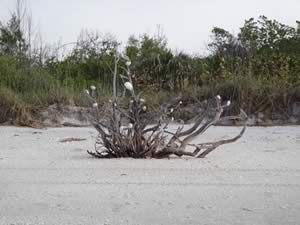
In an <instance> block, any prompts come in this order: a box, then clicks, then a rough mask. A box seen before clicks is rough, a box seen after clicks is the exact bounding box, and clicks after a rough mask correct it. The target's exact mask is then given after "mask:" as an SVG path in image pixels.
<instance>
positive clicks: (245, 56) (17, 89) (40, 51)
mask: <svg viewBox="0 0 300 225" xmlns="http://www.w3.org/2000/svg"><path fill="white" fill-rule="evenodd" d="M16 12H17V11H16ZM23 24H24V21H23V18H21V17H20V16H18V13H13V14H12V16H11V18H10V20H9V21H8V22H0V122H4V121H7V120H9V119H12V120H14V119H16V118H18V119H20V118H19V117H20V116H21V117H22V119H21V120H23V119H24V115H26V116H25V119H24V120H25V121H27V120H30V118H31V116H32V115H34V112H36V110H38V109H40V108H44V107H47V106H48V105H50V104H53V103H64V104H74V105H85V102H84V101H83V99H82V94H81V93H82V90H84V89H86V88H87V87H89V86H90V85H96V86H97V87H98V90H100V91H101V95H100V98H101V97H102V98H103V99H107V96H108V95H111V91H112V79H113V77H112V69H113V68H114V54H117V52H118V49H119V47H120V43H118V41H117V40H116V39H115V38H113V37H111V36H106V37H103V36H101V35H99V34H98V33H96V32H88V31H85V32H82V33H81V34H80V36H79V38H78V41H77V42H76V43H73V45H72V49H71V50H70V51H68V53H67V54H66V55H65V56H63V57H62V56H60V54H59V52H60V50H61V49H62V48H63V46H59V47H56V48H55V47H49V46H48V45H45V44H43V43H42V42H40V43H34V42H33V41H32V37H31V31H30V30H31V29H30V26H27V28H26V29H25V28H24V26H23ZM208 47H209V49H210V54H209V55H208V56H203V57H200V56H192V55H189V54H185V53H184V52H179V53H174V52H173V51H172V50H171V49H169V48H168V47H167V40H166V38H165V37H162V36H149V35H147V34H145V35H142V36H140V37H138V38H137V37H134V36H131V37H130V38H129V40H128V43H127V44H126V46H125V48H124V51H123V52H122V54H121V57H126V56H128V57H129V58H130V60H131V62H132V64H131V66H130V69H131V72H132V74H133V75H134V77H133V79H134V83H135V85H136V87H137V88H138V89H139V90H142V91H143V92H144V95H146V97H147V96H151V103H152V104H153V105H155V104H157V103H158V102H159V101H163V99H165V98H167V96H169V95H170V94H172V93H179V92H181V93H183V95H184V96H185V97H186V98H187V99H190V101H193V98H197V99H203V98H207V97H209V96H212V95H216V94H220V95H222V96H223V97H224V98H225V99H228V100H229V99H230V100H233V102H235V107H236V108H238V107H240V106H242V107H243V108H244V109H245V110H246V111H247V113H257V112H265V113H267V114H268V115H269V116H271V118H272V116H273V115H274V113H280V114H282V115H288V109H289V105H290V104H291V103H292V102H296V101H300V24H299V23H298V28H293V27H290V26H287V25H284V24H281V23H279V22H278V21H276V20H269V19H268V18H266V17H264V16H261V17H259V18H258V19H254V18H251V19H249V20H246V21H245V23H244V26H243V27H241V28H240V32H239V33H238V34H237V35H236V36H234V35H233V34H231V33H230V32H228V31H226V30H224V29H222V28H218V27H214V28H213V29H212V42H211V43H210V44H209V46H208ZM122 61H126V60H122ZM124 68H125V65H122V64H119V65H118V71H119V73H120V75H122V73H125V70H124ZM121 84H122V76H119V77H118V85H119V86H120V85H121ZM119 90H121V89H120V88H119ZM120 92H121V91H120ZM118 94H120V95H121V94H122V93H118ZM153 96H156V97H155V98H154V97H153ZM24 109H25V110H24ZM233 110H234V109H233ZM28 114H30V115H31V116H28ZM21 124H26V122H21Z"/></svg>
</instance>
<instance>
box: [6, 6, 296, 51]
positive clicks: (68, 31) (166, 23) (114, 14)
mask: <svg viewBox="0 0 300 225" xmlns="http://www.w3.org/2000/svg"><path fill="white" fill-rule="evenodd" d="M14 2H15V1H14V0H0V20H1V21H3V20H7V19H8V18H9V10H11V9H13V8H14ZM27 3H28V5H29V7H30V8H31V11H32V14H33V20H34V23H35V24H37V25H38V26H39V29H40V30H41V32H42V34H43V37H44V38H45V39H46V40H47V41H48V42H56V41H58V40H59V39H61V40H62V42H72V41H76V39H77V36H78V34H79V33H80V30H82V29H83V28H86V29H91V30H98V31H100V32H102V33H107V32H108V33H112V34H114V35H115V36H116V37H117V39H118V40H119V41H121V42H123V43H126V40H127V39H128V37H129V35H131V34H136V35H139V34H143V33H145V32H146V33H149V34H154V33H155V31H156V28H157V25H160V26H161V27H162V28H163V31H164V34H165V35H166V36H167V38H168V42H169V46H170V47H171V48H172V49H174V50H176V49H177V50H184V51H186V52H189V53H204V52H205V50H206V47H205V45H206V44H207V43H208V42H209V40H210V39H209V38H210V31H211V29H212V27H213V26H219V27H222V28H225V29H227V30H229V31H231V32H234V33H237V32H238V28H239V27H240V26H242V24H243V21H244V20H245V19H248V18H250V17H258V16H259V15H265V16H267V17H269V18H272V19H277V20H279V21H280V22H282V23H285V24H289V25H291V26H296V23H295V21H296V20H300V13H299V12H300V0H247V1H246V0H245V1H244V0H27Z"/></svg>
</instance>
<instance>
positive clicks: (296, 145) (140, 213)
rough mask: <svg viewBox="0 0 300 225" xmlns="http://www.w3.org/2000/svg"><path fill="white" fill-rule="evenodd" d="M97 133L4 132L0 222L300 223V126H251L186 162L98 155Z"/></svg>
mask: <svg viewBox="0 0 300 225" xmlns="http://www.w3.org/2000/svg"><path fill="white" fill-rule="evenodd" d="M238 130H239V128H236V127H217V128H212V129H211V130H210V131H209V132H208V133H207V135H206V136H205V137H204V138H207V139H210V140H212V139H214V138H215V137H217V136H218V137H222V136H223V137H224V136H227V135H228V134H235V133H237V132H238ZM95 135H96V132H95V131H94V130H93V129H92V128H56V129H47V130H35V129H29V128H16V127H0V140H1V143H0V224H15V225H17V224H18V225H21V224H62V225H64V224H82V225H89V224H94V225H96V224H97V225H100V224H110V225H113V224H115V225H119V224H130V225H131V224H149V225H155V224H216V225H223V224H225V225H226V224H228V225H233V224H247V225H263V224H272V225H277V224H278V225H283V224H284V225H289V224H290V225H297V224H300V127H297V126H293V127H270V128H257V127H250V128H248V130H247V131H246V133H245V135H244V137H243V138H242V139H240V140H239V141H238V142H236V143H234V144H229V145H226V146H223V147H221V148H219V149H217V150H216V151H215V152H213V153H211V154H210V155H208V157H207V158H206V159H188V160H187V159H171V160H168V159H164V160H133V159H116V160H99V159H94V158H92V157H90V156H89V155H88V154H86V150H87V149H93V142H94V138H95ZM68 137H74V138H86V139H87V140H86V141H80V142H70V143H61V142H59V140H61V139H63V138H68Z"/></svg>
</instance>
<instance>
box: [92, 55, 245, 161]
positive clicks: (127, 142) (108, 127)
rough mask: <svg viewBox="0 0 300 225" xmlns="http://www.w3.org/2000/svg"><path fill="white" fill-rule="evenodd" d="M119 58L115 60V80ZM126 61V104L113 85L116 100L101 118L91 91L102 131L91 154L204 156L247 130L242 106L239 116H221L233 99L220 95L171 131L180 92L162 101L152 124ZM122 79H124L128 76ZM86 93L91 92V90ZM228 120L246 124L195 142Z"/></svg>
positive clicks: (114, 99) (179, 102)
mask: <svg viewBox="0 0 300 225" xmlns="http://www.w3.org/2000/svg"><path fill="white" fill-rule="evenodd" d="M117 62H118V61H117V60H116V62H115V70H114V79H113V80H114V81H113V82H114V84H115V82H116V74H117V73H116V64H117ZM126 65H127V71H126V74H127V79H126V80H127V81H126V82H125V83H124V87H125V90H126V91H128V92H129V93H130V95H131V98H130V101H129V103H128V105H127V107H126V106H122V104H121V103H120V102H119V101H118V98H117V97H116V89H115V88H116V86H115V85H113V86H114V91H113V101H111V102H110V104H109V105H108V107H106V109H105V110H103V111H102V112H101V115H102V116H101V117H102V118H99V114H100V113H99V107H98V104H96V102H95V101H94V100H93V98H92V97H91V95H89V100H90V101H91V102H92V105H93V108H94V110H95V111H96V113H95V115H97V117H95V120H94V127H95V128H96V130H97V131H98V133H99V135H98V138H97V140H96V143H95V150H94V151H88V153H89V154H90V155H92V156H94V157H97V158H118V157H132V158H165V157H169V156H171V155H175V156H178V157H182V156H189V157H197V158H204V157H205V156H207V155H208V154H209V153H211V152H212V151H213V150H215V149H216V148H218V147H219V146H221V145H224V144H228V143H232V142H235V141H237V140H238V139H239V138H241V137H242V135H243V134H244V132H245V130H246V121H247V115H246V113H245V112H244V111H243V110H240V115H238V116H228V117H222V114H223V111H224V109H225V108H226V107H228V106H229V105H230V102H226V103H225V104H223V103H224V102H222V99H221V97H220V96H216V97H214V98H213V99H211V100H209V101H205V102H201V103H200V104H199V105H200V106H201V107H202V109H203V110H202V113H201V114H200V115H198V116H197V117H196V120H195V122H194V124H193V125H192V126H191V127H190V128H187V129H184V126H180V127H178V129H177V131H176V132H171V131H168V125H169V123H170V122H171V121H172V118H173V117H172V115H173V112H174V110H176V109H177V108H178V107H180V105H181V104H182V102H181V96H179V97H177V98H174V99H172V100H170V101H168V102H167V103H166V104H163V105H162V106H161V107H160V110H159V111H158V112H157V116H158V118H159V119H158V122H156V123H155V124H152V125H150V122H149V121H148V120H147V110H148V109H147V105H146V103H145V100H144V99H143V98H141V96H140V94H135V91H134V88H133V84H132V79H131V76H130V70H129V66H130V63H129V62H126ZM122 80H124V81H125V79H122ZM87 93H88V94H89V92H88V91H87ZM103 120H104V121H103ZM228 120H240V121H242V122H243V128H242V129H241V131H240V133H239V134H238V135H237V136H235V137H233V138H230V139H224V140H219V141H215V142H208V143H199V144H193V143H192V142H193V141H194V140H195V139H196V138H197V137H199V136H200V135H202V134H203V133H204V132H205V131H206V130H207V129H209V128H210V127H211V126H213V125H216V124H218V123H219V122H225V121H228Z"/></svg>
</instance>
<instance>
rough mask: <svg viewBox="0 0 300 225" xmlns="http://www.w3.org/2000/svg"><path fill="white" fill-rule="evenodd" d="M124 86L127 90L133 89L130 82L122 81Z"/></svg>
mask: <svg viewBox="0 0 300 225" xmlns="http://www.w3.org/2000/svg"><path fill="white" fill-rule="evenodd" d="M124 86H125V88H126V89H127V90H129V91H133V86H132V84H131V83H130V82H129V81H127V82H125V83H124Z"/></svg>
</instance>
